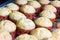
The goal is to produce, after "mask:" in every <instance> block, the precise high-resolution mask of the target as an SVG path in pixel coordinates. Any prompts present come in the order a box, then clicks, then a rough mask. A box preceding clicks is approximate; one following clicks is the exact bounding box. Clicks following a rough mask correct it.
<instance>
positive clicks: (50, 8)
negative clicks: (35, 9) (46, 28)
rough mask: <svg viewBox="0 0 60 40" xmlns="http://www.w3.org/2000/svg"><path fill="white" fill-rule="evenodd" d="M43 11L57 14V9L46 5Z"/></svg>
mask: <svg viewBox="0 0 60 40" xmlns="http://www.w3.org/2000/svg"><path fill="white" fill-rule="evenodd" d="M43 9H44V10H49V11H52V12H54V13H56V12H57V9H56V8H55V7H54V6H53V5H46V6H45V7H44V8H43Z"/></svg>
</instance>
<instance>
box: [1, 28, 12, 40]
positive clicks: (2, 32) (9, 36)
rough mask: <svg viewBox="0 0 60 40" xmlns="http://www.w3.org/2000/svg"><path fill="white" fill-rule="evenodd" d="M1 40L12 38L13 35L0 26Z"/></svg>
mask: <svg viewBox="0 0 60 40" xmlns="http://www.w3.org/2000/svg"><path fill="white" fill-rule="evenodd" d="M0 40H12V37H11V35H10V34H9V32H7V31H6V30H4V29H1V28H0Z"/></svg>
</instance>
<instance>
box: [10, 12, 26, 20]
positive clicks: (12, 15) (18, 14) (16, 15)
mask: <svg viewBox="0 0 60 40" xmlns="http://www.w3.org/2000/svg"><path fill="white" fill-rule="evenodd" d="M9 18H10V19H12V20H16V21H18V20H20V19H22V18H26V16H25V15H24V14H23V13H21V12H18V11H13V12H11V13H10V14H9Z"/></svg>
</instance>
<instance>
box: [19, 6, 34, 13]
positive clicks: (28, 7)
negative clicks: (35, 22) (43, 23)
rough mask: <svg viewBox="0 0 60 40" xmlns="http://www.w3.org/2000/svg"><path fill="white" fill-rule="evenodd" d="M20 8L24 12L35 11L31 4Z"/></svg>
mask: <svg viewBox="0 0 60 40" xmlns="http://www.w3.org/2000/svg"><path fill="white" fill-rule="evenodd" d="M20 10H21V11H22V12H24V13H35V9H34V7H32V6H30V5H24V6H22V7H21V8H20Z"/></svg>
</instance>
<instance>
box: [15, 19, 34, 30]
mask: <svg viewBox="0 0 60 40" xmlns="http://www.w3.org/2000/svg"><path fill="white" fill-rule="evenodd" d="M16 24H17V27H19V28H20V29H24V30H32V29H34V28H35V24H34V22H33V21H32V20H30V19H21V20H19V21H17V23H16Z"/></svg>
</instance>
